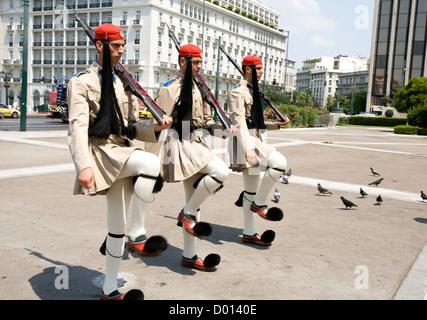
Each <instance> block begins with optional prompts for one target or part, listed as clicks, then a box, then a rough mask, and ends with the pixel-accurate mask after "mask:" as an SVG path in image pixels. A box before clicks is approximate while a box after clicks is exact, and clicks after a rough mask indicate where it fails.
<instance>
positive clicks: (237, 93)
mask: <svg viewBox="0 0 427 320" xmlns="http://www.w3.org/2000/svg"><path fill="white" fill-rule="evenodd" d="M252 104H253V97H252V86H251V85H250V84H249V83H248V82H247V81H246V80H241V81H240V83H239V84H238V85H236V86H235V87H234V88H233V89H232V90H231V92H230V106H229V107H230V118H231V122H232V123H233V125H235V126H236V127H237V129H238V130H237V133H236V136H235V137H234V138H233V139H229V145H228V153H229V159H230V167H231V169H232V170H233V171H242V170H244V169H246V168H250V167H256V166H258V165H259V164H260V163H262V162H263V160H265V159H266V158H267V157H268V156H269V155H270V154H271V153H272V152H273V151H275V149H274V148H272V147H271V146H269V145H267V144H266V143H264V142H262V141H261V139H260V132H259V130H258V129H249V128H248V126H247V124H246V117H249V116H250V115H251V111H252ZM265 124H266V126H267V130H278V129H280V127H279V126H278V125H277V124H275V123H274V122H271V121H267V120H266V121H265ZM246 150H255V152H256V154H257V156H258V163H257V164H252V165H251V164H249V163H248V162H247V161H246V160H245V152H246Z"/></svg>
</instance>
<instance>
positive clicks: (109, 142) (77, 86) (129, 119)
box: [67, 63, 158, 195]
mask: <svg viewBox="0 0 427 320" xmlns="http://www.w3.org/2000/svg"><path fill="white" fill-rule="evenodd" d="M101 69H102V68H101V67H100V66H99V65H98V64H97V63H94V64H93V65H92V66H91V67H90V68H89V69H88V70H86V71H84V72H82V73H79V74H78V75H76V76H75V77H73V78H72V79H71V80H70V83H69V85H68V94H67V96H68V106H69V121H70V125H69V130H68V145H69V148H70V152H71V156H72V158H73V161H74V164H75V167H76V173H77V176H78V174H79V173H80V171H81V170H83V169H85V168H88V167H91V168H93V169H94V172H95V188H94V189H91V190H88V189H83V188H82V187H81V186H80V185H79V183H78V180H77V177H76V182H75V186H74V194H82V193H84V194H90V195H95V194H105V192H106V191H107V189H108V188H109V187H110V186H111V185H112V184H113V182H114V181H115V180H116V178H117V176H118V175H119V173H120V171H121V170H122V168H123V166H124V165H125V163H126V161H127V160H128V159H129V157H130V155H131V154H132V152H133V151H134V150H136V149H140V148H137V147H135V146H134V145H133V144H132V142H131V141H130V140H129V139H127V138H126V137H117V136H115V135H111V136H110V137H109V138H108V139H100V138H92V137H91V138H89V136H88V128H89V126H90V125H91V124H93V122H94V119H95V118H96V116H97V114H98V112H99V108H100V105H99V103H100V101H101V75H100V73H99V71H100V70H101ZM114 89H115V91H116V97H117V101H118V104H119V107H120V110H121V112H122V115H123V119H124V122H125V125H126V126H127V125H131V124H133V125H134V126H135V128H136V139H138V140H143V141H149V142H156V141H157V139H158V134H156V133H155V132H154V125H153V124H146V123H143V122H140V121H139V114H138V102H137V100H136V98H135V97H134V96H132V95H131V94H130V93H129V92H126V91H125V90H124V87H123V83H122V82H121V80H120V79H119V78H118V77H117V76H115V78H114Z"/></svg>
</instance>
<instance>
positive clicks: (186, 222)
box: [178, 210, 212, 239]
mask: <svg viewBox="0 0 427 320" xmlns="http://www.w3.org/2000/svg"><path fill="white" fill-rule="evenodd" d="M178 226H184V228H185V230H186V231H187V232H188V233H189V234H191V235H192V236H194V237H197V238H199V239H202V238H204V237H206V236H209V235H211V234H212V227H211V226H210V224H208V223H206V222H197V220H196V218H195V217H194V216H192V215H189V214H184V211H182V210H181V212H180V213H179V215H178Z"/></svg>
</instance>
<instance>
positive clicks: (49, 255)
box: [0, 127, 427, 300]
mask: <svg viewBox="0 0 427 320" xmlns="http://www.w3.org/2000/svg"><path fill="white" fill-rule="evenodd" d="M268 138H269V139H268V143H269V144H271V145H273V146H275V147H276V148H277V149H278V150H279V151H280V152H281V153H283V154H284V155H285V156H286V158H287V160H288V168H290V169H292V173H293V174H292V176H291V177H290V178H289V184H283V183H278V184H277V187H278V189H279V191H280V193H281V200H280V202H279V204H278V206H280V207H281V208H282V209H283V211H284V213H285V218H284V219H283V220H282V221H281V222H278V223H272V222H268V221H265V220H262V219H261V218H260V219H259V220H257V229H258V230H257V231H258V233H262V232H264V231H265V230H268V229H271V230H274V231H275V232H276V240H275V242H274V243H273V245H272V246H271V247H270V248H258V247H254V246H252V245H246V244H243V243H242V241H241V233H242V227H243V213H242V211H241V209H240V208H237V207H235V206H234V202H235V201H236V200H237V198H238V196H239V194H240V192H241V191H242V188H243V187H242V178H241V176H239V175H238V174H234V173H233V174H230V176H229V178H228V180H227V181H226V183H225V187H224V189H223V190H222V191H220V192H219V193H218V194H217V195H215V196H214V197H211V198H209V199H208V200H207V201H206V203H205V204H204V206H203V207H202V213H201V216H202V220H203V221H207V222H210V223H211V224H212V226H213V234H212V235H211V236H210V237H208V238H207V239H205V240H200V241H199V242H198V245H197V248H198V254H199V255H200V256H202V257H204V256H206V255H208V254H209V253H218V254H219V255H221V258H222V261H221V264H220V265H219V267H218V269H217V270H216V271H215V272H211V273H203V272H199V271H195V270H190V269H185V268H183V267H181V264H180V260H181V254H182V245H183V244H182V231H181V229H180V228H178V227H177V226H176V217H177V215H178V213H179V211H180V210H181V209H182V207H183V206H184V193H183V189H182V184H180V183H176V184H166V185H165V187H164V189H163V191H162V192H161V193H160V194H158V195H156V196H155V200H154V202H153V204H152V206H151V208H150V213H149V214H148V215H147V218H146V225H147V230H148V236H150V235H157V234H161V235H163V236H165V237H166V238H167V239H168V242H169V247H168V249H167V250H166V251H165V253H164V254H163V255H162V256H160V257H157V258H151V259H149V258H140V257H138V256H136V255H134V254H132V253H129V252H128V251H125V256H124V257H123V262H122V265H121V273H120V284H121V286H122V288H121V289H120V290H121V291H122V292H126V291H128V290H130V289H133V288H139V289H141V290H143V291H144V293H145V297H146V299H148V300H171V299H177V300H181V299H182V300H187V299H189V300H191V299H194V300H198V299H206V300H213V299H215V300H230V299H233V300H234V299H239V300H240V299H242V300H265V299H272V300H282V299H290V300H295V299H314V300H320V299H326V300H330V299H373V300H376V299H385V300H390V299H427V297H426V290H427V249H426V248H427V247H426V243H427V202H423V201H422V200H421V197H420V191H421V190H424V191H425V192H427V182H426V181H427V171H426V168H427V138H426V137H421V136H397V135H394V134H393V132H392V130H390V129H381V128H351V127H332V128H320V129H289V130H281V131H278V132H271V133H269V135H268ZM213 142H214V143H213V145H214V148H215V153H216V154H217V155H218V156H220V157H225V153H224V152H225V145H224V144H222V141H217V140H215V141H213ZM0 150H1V152H0V191H1V196H2V198H1V202H2V205H1V209H0V240H1V241H0V299H26V300H32V299H35V300H38V299H42V300H52V299H98V298H99V294H100V291H101V286H102V281H103V272H104V268H105V258H104V256H102V255H101V254H99V253H98V249H99V246H100V245H101V243H102V242H103V240H104V238H105V235H106V221H105V220H106V213H105V210H106V204H105V198H104V197H84V196H72V188H73V183H74V176H75V173H74V165H73V164H72V161H71V157H70V154H69V151H68V147H67V144H66V130H60V131H38V132H35V131H34V132H32V131H28V132H12V131H1V132H0ZM370 167H374V168H375V169H376V170H377V171H378V172H380V173H381V177H383V178H384V181H383V182H382V183H381V184H380V185H379V186H378V187H373V186H369V185H368V184H369V183H371V182H373V181H375V180H377V179H378V177H375V176H373V175H372V173H371V171H370ZM318 183H321V185H322V186H323V187H324V188H327V189H329V190H330V191H331V192H332V195H324V196H322V195H319V194H318V191H317V184H318ZM361 187H362V188H363V189H364V190H365V191H366V192H367V193H368V196H367V197H365V198H362V197H361V195H360V193H359V191H360V188H361ZM379 194H381V195H382V198H383V199H384V201H383V203H382V204H381V205H378V204H377V202H376V200H375V199H376V197H377V196H378V195H379ZM341 196H344V197H345V198H347V199H349V200H351V201H353V202H354V203H355V204H357V207H355V208H353V210H345V207H344V205H343V203H342V201H341V199H340V197H341ZM271 199H273V193H272V194H271ZM269 205H271V206H275V205H276V204H275V203H273V201H270V203H269Z"/></svg>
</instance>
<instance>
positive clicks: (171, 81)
mask: <svg viewBox="0 0 427 320" xmlns="http://www.w3.org/2000/svg"><path fill="white" fill-rule="evenodd" d="M175 80H176V79H172V80H169V81H168V82H166V83H165V84H164V85H163V87H169V85H171V84H172V83H173V82H174V81H175Z"/></svg>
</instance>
